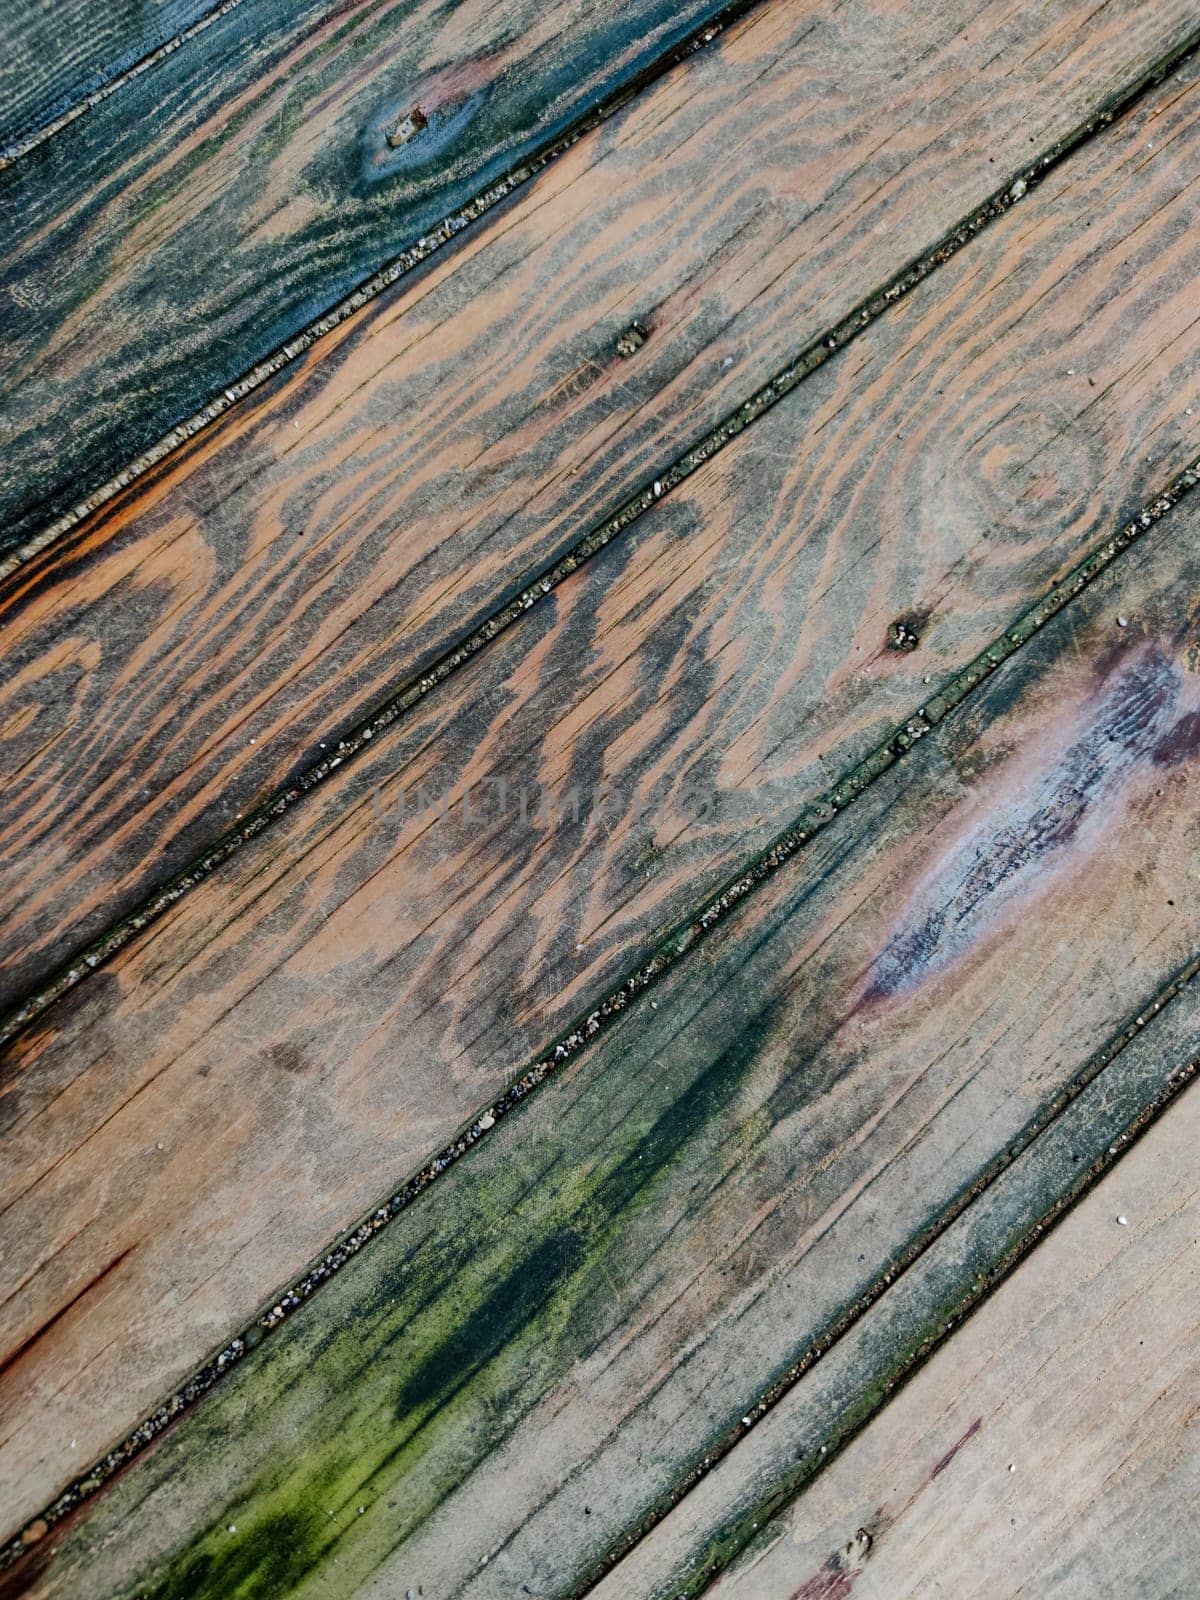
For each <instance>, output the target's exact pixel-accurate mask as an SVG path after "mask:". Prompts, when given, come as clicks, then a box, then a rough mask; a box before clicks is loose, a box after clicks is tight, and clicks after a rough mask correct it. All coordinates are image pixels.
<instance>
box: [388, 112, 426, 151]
mask: <svg viewBox="0 0 1200 1600" xmlns="http://www.w3.org/2000/svg"><path fill="white" fill-rule="evenodd" d="M428 126H429V118H428V117H427V116H426V115H425V113H424V112H423V111H422V110H421V108H420V106H414V107H413V108H412V110H411V111H410V112H408V113H407V115H405V116H403V117H401V118H400V120H399V122H394V123H393V124H392V126H391V127H390V128H387V129H386V130H385V131H384V138H385V139H386V140H387V142H388V144H390V145H391V147H392V149H393V150H399V149H400V147H401V146H402V145H406V144H411V143H412V142H413V140H414V139H415V138H416V137H417V135H418V134H419V133H421V132H422V131H423V130H424V129H425V128H427V127H428Z"/></svg>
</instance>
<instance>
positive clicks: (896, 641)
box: [887, 617, 921, 650]
mask: <svg viewBox="0 0 1200 1600" xmlns="http://www.w3.org/2000/svg"><path fill="white" fill-rule="evenodd" d="M887 642H888V649H889V650H915V649H916V648H917V646H918V645H919V644H920V642H921V635H920V634H919V633H918V632H917V627H916V623H915V622H914V621H913V619H912V618H911V617H897V618H896V620H895V622H893V623H892V625H891V627H890V628H889V629H888V640H887Z"/></svg>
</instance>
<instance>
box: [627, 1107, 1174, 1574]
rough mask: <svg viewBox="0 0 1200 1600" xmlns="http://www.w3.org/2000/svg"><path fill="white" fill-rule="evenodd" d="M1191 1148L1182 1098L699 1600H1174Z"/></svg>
mask: <svg viewBox="0 0 1200 1600" xmlns="http://www.w3.org/2000/svg"><path fill="white" fill-rule="evenodd" d="M1198 1135H1200V1089H1195V1088H1193V1089H1192V1090H1190V1091H1189V1092H1188V1094H1187V1095H1186V1097H1185V1098H1184V1099H1183V1100H1182V1101H1180V1103H1179V1104H1178V1105H1177V1106H1176V1107H1174V1108H1173V1109H1172V1110H1171V1111H1170V1112H1169V1113H1168V1115H1167V1116H1166V1117H1165V1118H1164V1119H1163V1121H1162V1122H1161V1123H1160V1124H1159V1125H1158V1126H1157V1127H1155V1128H1154V1129H1153V1130H1152V1131H1151V1132H1150V1133H1149V1134H1148V1135H1147V1136H1146V1138H1145V1139H1144V1141H1143V1142H1142V1143H1141V1144H1139V1145H1138V1147H1137V1148H1136V1150H1135V1151H1134V1152H1133V1153H1132V1154H1131V1155H1130V1156H1129V1157H1128V1158H1127V1159H1126V1160H1125V1161H1123V1162H1122V1163H1121V1165H1120V1167H1119V1168H1118V1169H1117V1170H1116V1171H1115V1172H1113V1173H1112V1174H1111V1175H1110V1176H1109V1177H1107V1178H1106V1179H1105V1181H1104V1182H1103V1184H1102V1185H1101V1186H1100V1187H1099V1189H1098V1190H1097V1191H1096V1192H1095V1193H1094V1194H1093V1195H1091V1196H1090V1197H1089V1198H1088V1200H1087V1201H1086V1202H1085V1203H1084V1204H1083V1205H1082V1206H1081V1207H1080V1208H1079V1210H1078V1211H1077V1212H1076V1213H1075V1214H1074V1215H1073V1216H1072V1217H1071V1218H1070V1219H1069V1220H1068V1221H1067V1222H1066V1223H1065V1224H1064V1225H1063V1226H1062V1227H1060V1228H1059V1229H1058V1230H1057V1231H1056V1232H1055V1233H1054V1234H1052V1235H1051V1236H1050V1237H1049V1238H1048V1239H1047V1240H1046V1241H1045V1243H1044V1244H1043V1245H1041V1246H1040V1247H1039V1249H1038V1250H1037V1252H1036V1253H1035V1255H1034V1256H1033V1257H1032V1259H1030V1260H1029V1261H1027V1262H1026V1263H1025V1264H1024V1265H1023V1266H1022V1267H1021V1269H1020V1271H1019V1273H1018V1274H1017V1275H1016V1276H1015V1277H1014V1278H1013V1279H1012V1280H1011V1281H1010V1282H1009V1283H1007V1284H1006V1285H1005V1286H1004V1287H1003V1288H1002V1289H1001V1290H1000V1292H999V1293H998V1294H997V1295H996V1296H995V1298H994V1299H993V1300H992V1301H990V1302H989V1303H988V1305H987V1307H986V1308H985V1309H984V1310H983V1311H982V1312H980V1313H979V1314H978V1315H977V1316H976V1318H975V1319H974V1320H973V1321H972V1322H970V1323H969V1324H968V1325H967V1326H966V1327H965V1328H964V1329H962V1330H961V1331H960V1332H959V1333H957V1334H956V1335H955V1337H954V1339H953V1340H952V1342H951V1343H950V1344H949V1346H947V1347H946V1348H945V1349H943V1350H942V1351H941V1352H940V1353H939V1354H938V1355H937V1356H936V1357H935V1359H934V1360H933V1361H932V1362H931V1363H930V1365H929V1367H928V1368H927V1369H926V1370H925V1371H924V1372H922V1373H921V1374H920V1376H919V1377H918V1378H917V1379H916V1381H915V1382H914V1383H913V1384H912V1385H911V1387H910V1388H908V1389H906V1390H905V1392H904V1393H903V1394H902V1395H901V1396H900V1398H899V1399H897V1400H895V1401H894V1402H893V1403H892V1405H890V1406H889V1407H888V1409H887V1410H886V1411H885V1412H884V1413H883V1415H882V1416H881V1417H880V1418H879V1419H878V1420H877V1421H876V1422H875V1423H874V1425H873V1426H872V1427H871V1428H870V1429H869V1430H868V1431H867V1432H866V1433H865V1434H864V1435H863V1436H862V1437H861V1438H859V1439H858V1440H857V1441H856V1442H855V1443H854V1444H853V1445H852V1446H851V1447H850V1449H849V1450H848V1451H847V1452H846V1454H845V1455H844V1456H843V1457H842V1459H841V1460H839V1461H838V1462H837V1463H836V1464H835V1465H834V1466H833V1467H832V1468H831V1469H829V1471H828V1472H827V1474H826V1475H825V1476H823V1477H822V1478H820V1479H818V1481H817V1482H816V1484H815V1485H814V1486H813V1487H812V1488H811V1489H810V1490H809V1491H808V1492H807V1493H806V1494H805V1495H804V1496H803V1497H802V1498H801V1499H800V1500H799V1501H798V1502H797V1503H796V1505H795V1506H794V1507H793V1508H792V1510H791V1511H790V1512H789V1513H788V1514H787V1515H786V1516H782V1517H780V1519H779V1521H778V1522H777V1523H776V1524H774V1525H773V1526H772V1528H771V1530H770V1531H769V1532H768V1533H767V1534H766V1535H764V1538H763V1543H762V1545H761V1546H759V1547H758V1548H757V1549H756V1550H755V1551H754V1552H753V1554H752V1555H750V1556H748V1557H747V1558H746V1560H745V1561H744V1562H743V1563H742V1564H739V1566H738V1567H737V1568H736V1569H734V1570H732V1571H731V1572H730V1573H729V1574H728V1575H727V1577H725V1578H724V1579H723V1580H722V1581H719V1582H718V1583H716V1584H715V1585H714V1586H713V1588H712V1589H711V1591H710V1592H711V1594H712V1595H713V1597H714V1600H717V1597H723V1600H724V1597H728V1600H734V1597H736V1600H798V1597H799V1600H815V1597H817V1596H826V1595H828V1596H835V1595H842V1594H845V1595H850V1594H853V1595H854V1596H855V1600H885V1597H886V1600H909V1597H916V1596H918V1595H919V1596H921V1600H926V1597H929V1596H936V1595H947V1596H949V1595H961V1596H963V1597H964V1600H966V1597H968V1596H975V1595H984V1594H987V1595H994V1596H997V1597H1000V1596H1009V1595H1018V1594H1047V1595H1053V1596H1054V1597H1055V1600H1093V1597H1094V1596H1096V1595H1117V1594H1120V1595H1131V1596H1132V1595H1138V1596H1145V1597H1146V1600H1176V1597H1177V1600H1183V1597H1184V1596H1186V1595H1188V1594H1190V1593H1191V1592H1192V1590H1193V1587H1194V1583H1195V1574H1196V1571H1197V1570H1198V1568H1200V1534H1198V1532H1197V1527H1196V1519H1195V1517H1194V1516H1193V1515H1192V1510H1193V1508H1194V1506H1195V1504H1196V1499H1197V1496H1198V1495H1200V1438H1198V1437H1197V1419H1198V1417H1200V1356H1198V1352H1200V1343H1198V1335H1200V1246H1198V1241H1197V1221H1198V1218H1200V1193H1198V1192H1197V1181H1196V1170H1195V1162H1194V1159H1193V1152H1194V1150H1195V1146H1196V1139H1197V1136H1198ZM1119 1217H1124V1218H1125V1219H1126V1223H1127V1226H1126V1227H1122V1226H1120V1224H1119V1222H1118V1220H1117V1219H1118V1218H1119ZM864 1525H866V1527H867V1531H868V1533H869V1534H872V1533H873V1538H872V1542H871V1544H870V1546H869V1548H868V1549H867V1550H866V1551H865V1552H864V1553H862V1554H860V1551H859V1548H857V1547H856V1548H855V1549H854V1550H852V1551H851V1550H848V1549H846V1547H847V1546H848V1545H851V1544H853V1543H854V1542H855V1539H856V1535H857V1531H858V1529H859V1528H860V1527H863V1526H864ZM631 1592H637V1593H642V1594H645V1593H646V1592H647V1591H645V1590H639V1591H630V1590H626V1591H625V1593H631Z"/></svg>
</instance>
